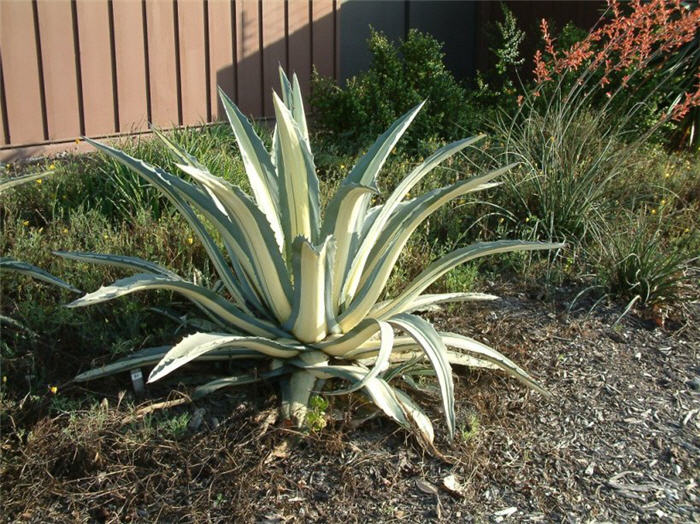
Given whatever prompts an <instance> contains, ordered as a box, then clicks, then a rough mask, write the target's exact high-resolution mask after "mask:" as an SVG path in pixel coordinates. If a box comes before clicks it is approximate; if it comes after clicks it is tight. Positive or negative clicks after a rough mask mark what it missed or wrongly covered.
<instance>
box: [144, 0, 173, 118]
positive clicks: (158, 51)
mask: <svg viewBox="0 0 700 524" xmlns="http://www.w3.org/2000/svg"><path fill="white" fill-rule="evenodd" d="M146 19H147V23H148V64H149V73H150V86H151V93H150V95H151V120H152V121H153V123H154V124H155V125H157V126H161V127H169V126H173V125H175V126H176V125H178V123H179V122H178V120H179V117H178V113H179V109H178V86H177V69H176V60H177V55H176V49H175V25H174V6H173V2H172V0H148V1H147V2H146Z"/></svg>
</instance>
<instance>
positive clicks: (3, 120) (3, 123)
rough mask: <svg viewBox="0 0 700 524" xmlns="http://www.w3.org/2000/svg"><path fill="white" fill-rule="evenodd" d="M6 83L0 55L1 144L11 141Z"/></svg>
mask: <svg viewBox="0 0 700 524" xmlns="http://www.w3.org/2000/svg"><path fill="white" fill-rule="evenodd" d="M0 16H2V15H0ZM4 83H5V81H4V79H3V71H2V55H0V145H5V144H9V143H10V138H9V137H8V136H7V119H6V118H5V108H4V103H3V99H4V97H5V89H4V88H3V84H4Z"/></svg>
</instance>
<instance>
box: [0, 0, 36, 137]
mask: <svg viewBox="0 0 700 524" xmlns="http://www.w3.org/2000/svg"><path fill="white" fill-rule="evenodd" d="M19 28H21V30H19ZM0 53H2V68H3V80H4V83H5V101H6V103H7V115H5V118H7V120H8V127H9V131H10V137H9V139H10V143H12V144H14V145H20V144H27V143H31V142H41V141H42V140H44V124H43V116H42V104H41V91H40V87H39V86H40V79H39V65H38V61H37V49H36V39H35V37H34V15H33V9H32V4H31V3H29V2H0ZM9 71H11V72H12V73H11V74H9V73H8V72H9Z"/></svg>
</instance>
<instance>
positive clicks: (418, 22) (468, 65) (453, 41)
mask: <svg viewBox="0 0 700 524" xmlns="http://www.w3.org/2000/svg"><path fill="white" fill-rule="evenodd" d="M475 25H476V2H473V1H466V0H452V1H449V0H440V1H438V0H422V1H421V0H343V1H342V2H341V4H340V80H341V81H345V80H346V79H347V78H349V77H351V76H352V75H355V74H357V73H359V72H360V71H362V70H365V69H367V67H368V66H369V63H370V54H369V51H368V50H367V38H368V37H369V28H370V26H372V27H374V28H375V29H378V30H381V31H383V32H384V33H385V34H386V35H387V36H388V37H389V38H390V39H392V40H396V39H399V38H404V37H405V36H406V34H407V32H408V29H409V28H416V29H418V30H420V31H424V32H428V33H430V34H431V35H433V36H434V37H435V38H437V39H438V40H439V41H440V42H444V43H445V46H444V48H443V51H444V52H445V53H446V57H445V63H446V64H447V67H448V68H449V69H450V70H451V71H452V72H453V73H454V74H455V76H456V77H457V78H466V77H468V76H470V75H472V74H473V72H474V46H475Z"/></svg>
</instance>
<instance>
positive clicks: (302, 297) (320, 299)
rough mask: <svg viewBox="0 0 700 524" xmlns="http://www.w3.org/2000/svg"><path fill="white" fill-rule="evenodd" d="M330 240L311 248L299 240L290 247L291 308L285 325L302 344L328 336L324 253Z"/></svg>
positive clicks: (325, 256) (325, 259)
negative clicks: (292, 288)
mask: <svg viewBox="0 0 700 524" xmlns="http://www.w3.org/2000/svg"><path fill="white" fill-rule="evenodd" d="M331 242H332V237H327V238H326V240H325V241H324V243H323V244H322V245H321V246H319V247H314V246H312V245H311V243H310V242H309V241H308V240H307V239H306V238H303V237H299V238H297V239H296V240H295V242H294V245H293V247H292V266H293V269H294V306H293V309H292V313H291V315H290V316H289V321H288V323H287V325H286V327H287V329H288V330H289V331H291V332H292V333H294V335H295V336H296V338H298V339H299V340H301V341H302V342H320V341H321V340H323V339H324V338H326V335H327V333H328V317H327V308H326V300H327V287H326V283H327V279H326V268H327V250H328V247H329V245H330V244H331Z"/></svg>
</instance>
